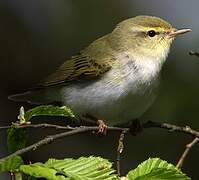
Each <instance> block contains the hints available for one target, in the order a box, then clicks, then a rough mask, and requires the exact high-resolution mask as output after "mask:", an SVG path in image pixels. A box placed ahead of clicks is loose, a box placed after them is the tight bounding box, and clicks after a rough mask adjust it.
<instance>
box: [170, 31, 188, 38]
mask: <svg viewBox="0 0 199 180" xmlns="http://www.w3.org/2000/svg"><path fill="white" fill-rule="evenodd" d="M187 32H191V29H172V30H171V31H170V32H169V33H168V36H169V38H175V37H177V36H179V35H181V34H185V33H187Z"/></svg>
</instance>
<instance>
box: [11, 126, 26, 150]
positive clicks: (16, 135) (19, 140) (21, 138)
mask: <svg viewBox="0 0 199 180" xmlns="http://www.w3.org/2000/svg"><path fill="white" fill-rule="evenodd" d="M7 133H8V135H7V146H8V151H9V152H15V151H17V150H19V149H22V148H24V147H25V145H26V141H27V133H26V130H25V129H17V128H15V127H14V126H13V127H11V128H10V129H8V131H7Z"/></svg>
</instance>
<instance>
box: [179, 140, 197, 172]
mask: <svg viewBox="0 0 199 180" xmlns="http://www.w3.org/2000/svg"><path fill="white" fill-rule="evenodd" d="M198 142H199V138H198V137H196V138H195V139H194V140H193V141H192V142H191V143H189V144H187V145H186V148H185V150H184V152H183V154H182V155H181V157H180V159H179V161H178V163H177V165H176V167H177V168H181V167H182V165H183V163H184V161H185V159H186V158H187V156H188V154H189V151H190V150H191V148H192V147H193V146H194V145H195V144H197V143H198Z"/></svg>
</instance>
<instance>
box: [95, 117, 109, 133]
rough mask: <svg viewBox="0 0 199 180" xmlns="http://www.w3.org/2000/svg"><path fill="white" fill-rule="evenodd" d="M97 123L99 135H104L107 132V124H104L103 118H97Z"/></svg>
mask: <svg viewBox="0 0 199 180" xmlns="http://www.w3.org/2000/svg"><path fill="white" fill-rule="evenodd" d="M97 125H98V128H99V129H98V132H97V133H98V134H100V135H106V133H107V127H108V126H107V125H106V124H105V122H104V121H103V120H97Z"/></svg>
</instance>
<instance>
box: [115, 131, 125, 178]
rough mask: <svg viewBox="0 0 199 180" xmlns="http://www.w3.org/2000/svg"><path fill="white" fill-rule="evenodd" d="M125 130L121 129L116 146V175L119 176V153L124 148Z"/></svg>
mask: <svg viewBox="0 0 199 180" xmlns="http://www.w3.org/2000/svg"><path fill="white" fill-rule="evenodd" d="M126 133H127V132H126V131H122V132H121V134H120V138H119V141H118V147H117V159H116V164H117V174H118V176H121V164H120V163H121V162H120V159H121V154H122V152H123V150H124V136H125V134H126Z"/></svg>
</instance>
